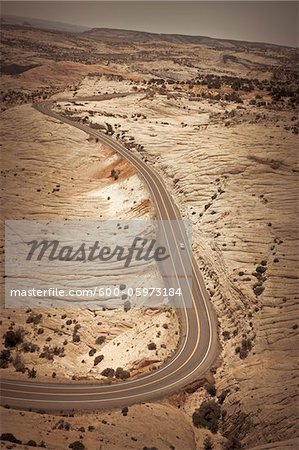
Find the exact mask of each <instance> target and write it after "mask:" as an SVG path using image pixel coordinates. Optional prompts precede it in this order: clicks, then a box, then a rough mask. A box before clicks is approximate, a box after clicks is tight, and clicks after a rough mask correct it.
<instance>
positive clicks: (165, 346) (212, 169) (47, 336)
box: [1, 25, 299, 450]
mask: <svg viewBox="0 0 299 450" xmlns="http://www.w3.org/2000/svg"><path fill="white" fill-rule="evenodd" d="M2 47H3V68H4V70H3V72H2V84H1V90H2V93H1V94H2V96H1V97H2V99H1V110H2V113H1V120H2V134H3V137H2V150H3V152H2V161H3V168H2V173H1V175H2V196H3V204H4V208H3V210H4V214H3V217H4V219H5V220H6V219H29V220H30V219H57V220H70V219H78V218H79V219H82V220H83V219H86V218H88V219H93V218H94V219H98V218H99V217H101V218H103V219H116V220H117V219H123V218H151V217H154V216H155V210H154V207H153V204H152V202H151V199H150V194H149V192H148V191H147V188H146V186H145V184H144V182H143V180H142V178H141V177H140V176H139V175H138V174H137V173H136V171H135V169H133V168H132V167H131V166H130V164H129V163H128V162H126V161H125V160H124V159H122V158H121V157H120V156H118V155H117V154H116V153H115V152H113V151H112V150H110V149H109V148H108V147H105V146H103V145H102V144H101V143H99V142H96V140H95V139H94V138H91V137H88V135H86V133H83V132H82V131H80V130H77V129H75V128H73V127H71V126H68V125H66V124H64V123H59V122H58V121H57V120H55V119H52V118H50V117H47V116H45V115H43V114H41V113H40V112H38V111H37V110H36V109H34V107H33V106H32V103H33V105H34V103H35V102H40V101H45V100H49V99H51V100H53V102H54V110H55V111H57V112H58V113H59V114H61V115H62V116H65V117H67V118H68V119H71V120H73V121H74V122H76V123H84V124H87V125H90V126H91V127H98V128H99V129H102V130H103V131H104V132H105V133H107V134H109V135H110V136H112V137H113V138H114V139H116V140H118V141H119V142H122V143H123V144H124V145H125V147H126V148H127V149H128V151H130V152H133V153H136V154H139V155H140V157H141V158H142V159H143V160H144V161H145V162H146V163H147V164H149V165H151V166H152V167H154V168H155V170H156V171H157V173H159V174H160V175H162V176H163V179H164V181H165V183H166V185H167V188H168V191H169V193H170V194H171V196H172V197H173V198H174V199H175V201H176V204H177V206H178V208H179V209H180V211H181V213H182V215H183V217H185V218H188V219H189V220H191V221H192V224H193V242H192V249H193V253H194V255H195V257H196V259H197V262H198V264H199V267H200V269H201V272H202V274H203V275H204V279H205V284H206V286H207V288H208V291H209V294H210V297H211V302H212V304H213V307H214V309H215V312H216V315H217V317H218V324H219V326H218V334H219V342H220V346H221V351H220V354H219V356H218V358H217V360H216V361H215V363H214V365H213V367H211V370H210V371H209V372H208V373H207V374H206V376H205V377H204V379H200V380H197V381H196V382H195V383H194V384H193V385H192V386H186V388H185V389H183V390H181V391H179V392H174V393H173V395H172V396H170V397H168V398H163V399H161V401H160V402H152V403H147V404H137V405H134V406H132V407H131V406H130V407H129V408H128V409H127V408H123V409H122V410H121V411H119V410H113V411H96V412H94V413H85V412H84V411H79V412H78V411H76V412H74V413H73V414H70V415H68V416H67V417H65V416H62V415H58V414H56V415H54V414H52V415H51V414H47V413H46V412H45V411H29V412H28V411H17V410H13V409H10V408H8V407H3V408H1V424H2V430H1V433H2V436H1V439H2V444H1V445H2V447H3V448H30V447H31V446H37V447H40V448H41V447H46V448H49V449H65V448H78V449H84V448H86V449H93V448H99V449H111V450H112V449H114V450H117V449H120V448H127V449H132V450H133V449H158V450H164V449H165V450H166V449H181V450H183V449H184V450H185V449H194V450H199V449H209V448H214V449H219V450H220V449H238V448H244V449H251V450H262V449H265V450H266V449H269V450H270V449H280V450H284V449H295V448H297V445H298V440H297V436H298V430H297V427H296V420H297V417H296V415H297V412H298V408H297V401H298V399H297V391H296V387H297V385H296V378H295V377H296V368H297V367H296V359H295V358H296V348H297V345H298V323H297V320H296V302H297V300H298V294H297V293H296V283H297V277H298V259H297V258H298V235H297V231H296V225H297V207H298V204H297V195H298V188H297V186H298V184H297V183H298V157H297V148H298V130H299V121H298V100H299V92H298V66H297V65H296V50H295V49H292V48H286V47H279V46H274V45H270V44H269V45H267V44H253V43H245V42H234V41H221V40H215V39H209V38H197V39H196V38H194V37H184V36H175V35H165V36H163V35H159V36H156V35H151V34H148V33H147V34H142V33H137V32H125V31H123V32H121V31H118V30H103V29H94V30H90V31H86V32H83V33H63V32H55V31H43V30H38V29H34V28H31V27H30V26H28V25H27V26H12V25H3V26H2ZM111 94H113V95H111ZM114 94H119V95H118V96H117V97H116V96H114ZM104 95H108V97H107V98H106V99H101V101H99V100H97V96H104ZM109 96H110V97H109ZM112 171H114V172H112ZM116 171H117V174H118V177H117V179H115V177H114V176H113V174H115V173H116ZM94 192H96V196H95V195H92V193H94ZM2 239H3V232H2ZM2 250H3V244H2ZM3 259H4V255H2V262H3ZM2 274H3V277H5V274H4V267H3V264H2ZM4 281H5V278H3V280H2V288H3V287H4ZM2 291H3V289H2ZM2 304H3V303H2ZM41 330H42V331H41ZM9 331H12V332H13V335H12V333H10V334H7V333H8V332H9ZM179 334H180V325H179V320H178V317H177V315H176V312H175V311H174V310H171V309H170V310H150V309H147V310H140V309H134V308H132V309H130V310H123V309H119V310H113V311H109V310H106V311H100V310H96V311H90V310H80V314H79V315H78V311H75V310H74V311H73V310H71V309H70V310H66V311H64V310H58V309H57V310H55V311H54V312H53V311H46V310H41V311H39V310H34V311H31V310H26V311H24V310H23V311H22V310H9V309H4V308H2V321H1V335H2V336H3V339H2V342H1V375H2V376H3V377H5V378H14V379H23V380H25V379H28V378H29V377H35V378H36V379H37V380H39V381H40V380H45V379H46V380H47V381H51V380H52V381H59V382H61V383H63V382H66V381H68V380H70V379H71V380H72V381H73V382H76V380H81V381H82V380H83V381H84V380H97V381H98V382H101V383H103V382H106V381H107V378H108V381H109V382H119V383H122V382H124V383H125V379H126V378H127V377H135V376H138V375H139V374H141V373H144V371H149V370H152V369H153V368H155V367H157V366H159V365H161V364H163V362H164V361H166V360H167V359H168V358H169V357H170V356H171V355H172V354H173V353H174V352H175V349H176V346H177V344H178V341H179ZM136 336H138V340H137V339H136ZM9 337H10V338H12V339H9ZM140 337H141V339H140ZM152 341H154V343H155V348H153V347H152V346H149V344H150V343H151V342H152ZM65 342H66V343H65ZM41 355H44V356H41ZM97 357H99V358H98V359H97ZM107 368H110V369H113V372H111V371H110V372H105V371H104V370H105V369H107ZM117 369H121V370H117ZM107 375H108V376H107ZM16 421H17V423H18V427H16V426H15V423H16ZM75 443H77V444H75ZM78 443H80V444H81V446H80V444H78ZM12 446H14V447H12ZM2 447H1V448H2Z"/></svg>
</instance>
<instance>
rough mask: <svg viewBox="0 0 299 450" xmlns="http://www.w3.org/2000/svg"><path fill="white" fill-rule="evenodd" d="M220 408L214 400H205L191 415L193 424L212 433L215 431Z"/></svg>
mask: <svg viewBox="0 0 299 450" xmlns="http://www.w3.org/2000/svg"><path fill="white" fill-rule="evenodd" d="M220 416H221V408H220V406H219V405H218V403H216V402H215V401H214V400H211V401H207V402H204V403H202V405H200V408H198V409H196V410H195V411H194V413H193V415H192V420H193V424H194V426H195V427H197V428H207V429H208V430H210V431H212V433H217V431H218V425H219V419H220Z"/></svg>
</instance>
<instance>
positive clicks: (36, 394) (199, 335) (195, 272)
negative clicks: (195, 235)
mask: <svg viewBox="0 0 299 450" xmlns="http://www.w3.org/2000/svg"><path fill="white" fill-rule="evenodd" d="M75 100H76V101H84V100H87V99H86V98H83V99H81V98H78V99H75ZM52 105H53V103H52V102H43V103H40V104H37V105H35V107H36V109H38V111H40V112H41V113H43V114H46V115H48V116H51V117H53V118H55V119H57V120H59V121H60V122H63V123H66V124H68V125H70V126H72V127H76V128H79V129H80V130H82V131H84V132H86V133H87V134H89V135H90V136H93V137H95V138H98V139H99V141H100V142H102V143H103V144H105V145H107V146H109V147H110V148H111V149H113V150H115V151H116V152H118V153H119V154H120V155H122V156H123V157H124V158H125V159H126V160H127V161H129V162H130V163H131V164H132V165H133V166H134V167H135V169H136V171H137V172H138V173H139V174H140V175H141V176H142V177H143V179H144V180H145V182H146V184H147V186H148V189H149V191H150V194H151V197H152V200H153V202H154V205H155V208H156V214H157V218H158V219H162V220H163V221H168V222H169V224H170V228H169V229H168V230H167V236H166V238H167V239H168V240H169V244H170V246H171V247H172V248H174V247H175V248H176V249H179V243H180V242H186V234H185V230H184V229H183V227H181V226H173V225H172V224H173V223H175V221H178V220H181V219H182V218H181V215H180V212H179V210H178V208H177V207H176V205H175V203H174V201H173V199H172V198H171V196H170V195H169V193H168V191H167V189H166V187H165V185H164V183H163V180H162V179H161V176H160V175H158V174H157V173H156V172H155V171H154V169H153V168H152V167H150V166H149V165H147V164H146V163H145V162H144V161H143V160H142V159H141V158H140V157H139V155H136V154H134V153H133V152H131V151H130V150H127V149H126V148H125V147H124V146H123V145H122V144H120V143H119V142H118V141H116V140H114V139H112V138H111V137H109V136H107V135H105V134H103V133H101V132H100V131H98V130H95V129H93V128H90V127H89V126H87V125H84V124H81V123H78V122H74V121H71V120H69V119H67V118H65V117H63V116H61V115H60V114H58V113H56V112H54V111H53V110H52ZM176 223H177V222H176ZM188 252H189V250H188V248H187V246H186V250H184V251H181V252H179V253H178V259H179V264H180V267H181V270H183V271H184V268H185V267H186V265H187V263H188V261H187V260H188V257H189V258H191V261H192V283H190V277H188V276H187V275H186V279H185V283H186V286H187V289H190V298H191V299H192V306H184V305H182V308H180V309H179V315H180V320H181V330H182V335H181V340H180V343H179V346H178V348H177V350H176V352H175V354H174V355H173V356H172V357H171V358H170V359H168V360H167V361H166V363H165V364H163V365H162V366H161V367H160V368H159V369H157V370H155V371H152V372H150V373H148V374H145V375H142V376H140V377H138V378H136V379H132V380H127V381H124V382H121V383H116V384H86V383H84V384H83V383H80V384H79V383H78V382H76V383H75V382H74V383H68V384H67V383H63V384H58V383H45V382H44V383H42V382H36V381H29V380H28V381H17V380H4V379H3V380H2V382H1V391H0V393H1V403H2V404H4V405H9V406H11V407H15V408H22V409H26V408H32V409H43V410H45V411H69V410H86V409H99V408H105V409H108V408H114V407H122V406H128V405H130V404H133V403H141V402H149V401H152V400H157V399H159V398H162V397H164V396H167V395H169V394H172V393H174V392H176V391H179V390H180V389H181V388H183V387H184V386H186V385H188V384H190V383H192V382H194V381H195V380H197V379H199V378H201V377H203V376H204V374H205V373H206V372H207V370H208V369H209V368H210V367H211V365H212V364H213V362H214V361H215V358H216V356H217V354H218V351H219V346H218V338H217V319H216V317H215V314H214V312H213V309H212V306H211V303H210V299H209V296H208V293H207V291H206V288H205V285H204V281H203V278H202V275H201V273H200V271H199V269H198V266H197V263H196V261H195V258H194V257H193V256H192V255H190V254H189V255H188ZM189 261H190V259H189ZM186 272H187V270H185V273H186Z"/></svg>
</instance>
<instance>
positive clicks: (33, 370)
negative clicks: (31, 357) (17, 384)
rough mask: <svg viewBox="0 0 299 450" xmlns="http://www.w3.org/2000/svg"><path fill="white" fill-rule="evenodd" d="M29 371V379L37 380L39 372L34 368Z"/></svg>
mask: <svg viewBox="0 0 299 450" xmlns="http://www.w3.org/2000/svg"><path fill="white" fill-rule="evenodd" d="M27 370H28V378H36V374H37V371H36V370H35V368H34V367H32V369H27Z"/></svg>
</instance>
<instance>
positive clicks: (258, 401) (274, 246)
mask: <svg viewBox="0 0 299 450" xmlns="http://www.w3.org/2000/svg"><path fill="white" fill-rule="evenodd" d="M187 105H188V106H187ZM88 107H89V108H90V109H92V110H93V116H92V119H91V120H93V121H95V122H97V123H101V122H103V121H104V120H109V118H107V116H109V114H113V115H114V114H115V117H116V119H115V120H117V123H118V127H117V131H118V132H120V138H121V139H123V140H124V141H125V142H126V136H127V135H128V136H133V137H134V140H135V142H136V147H135V151H139V152H140V153H141V154H142V155H143V157H144V158H146V159H147V160H148V162H149V164H153V165H154V166H155V168H156V169H157V171H158V172H159V173H160V174H162V175H163V177H164V179H165V180H166V183H167V186H168V188H169V190H170V192H171V193H172V195H173V196H174V197H175V198H176V200H177V203H178V205H179V206H180V208H181V210H182V213H183V215H184V216H185V217H188V218H189V219H190V220H191V221H192V223H193V248H194V252H195V254H196V255H197V259H198V262H199V264H200V266H201V269H202V271H203V273H204V275H205V278H206V282H207V285H208V288H209V291H210V294H211V296H212V302H213V304H214V306H215V309H216V311H217V314H218V317H219V323H220V339H221V343H222V347H223V350H222V354H221V357H222V364H221V366H220V367H219V368H218V370H217V372H216V375H215V380H216V386H217V392H218V393H221V392H224V391H225V392H226V391H228V393H227V395H226V397H225V400H224V402H223V405H222V409H223V410H225V411H226V416H225V419H223V420H222V426H221V432H222V433H223V434H224V435H225V436H231V435H236V436H238V438H239V439H240V440H242V442H243V443H244V444H246V445H247V446H252V445H255V444H256V443H257V442H267V441H273V442H275V441H276V440H279V439H280V436H281V435H284V436H285V437H286V438H291V437H292V436H293V434H294V433H295V421H294V417H293V414H292V413H290V411H293V412H294V411H295V397H294V392H295V377H294V374H295V372H294V370H295V365H294V361H295V351H296V350H295V349H296V345H295V341H296V335H297V323H296V320H295V316H294V311H295V301H296V297H295V295H296V290H295V279H296V267H295V264H294V261H295V259H296V248H295V246H294V240H295V239H296V214H295V209H296V206H295V199H296V192H297V188H296V183H297V173H298V172H297V168H296V166H297V158H296V145H297V144H296V143H297V138H296V135H294V134H291V133H290V132H289V131H288V130H285V129H283V127H284V125H285V124H286V123H288V121H289V120H291V114H292V113H291V112H290V113H287V112H286V113H283V114H282V113H275V111H267V112H266V113H265V116H264V118H263V120H262V121H259V120H256V119H255V115H256V113H255V110H254V108H253V107H249V108H248V109H247V110H246V112H244V111H243V110H242V109H241V110H240V109H236V108H231V112H230V113H229V116H230V117H232V119H231V123H230V125H229V126H226V125H225V123H224V122H223V120H222V119H223V117H224V116H226V115H227V111H225V107H224V106H223V107H221V106H219V105H214V104H213V105H212V104H210V103H209V102H201V108H200V111H198V106H194V104H190V103H188V101H187V99H185V98H184V96H181V97H180V98H179V99H177V100H175V99H171V100H167V99H166V98H165V97H164V96H159V95H157V96H156V97H154V98H153V99H151V100H147V99H145V98H144V97H143V96H142V95H140V94H136V96H135V98H134V97H131V98H127V99H126V100H124V99H118V100H110V101H109V102H103V103H102V104H101V109H100V110H98V109H97V106H96V104H95V103H90V104H89V106H88ZM187 107H188V112H186V109H185V108H187ZM232 111H233V113H232ZM77 112H79V113H80V114H81V115H83V114H84V108H81V111H80V108H77ZM133 113H134V114H133ZM125 114H126V117H125V118H124V115H125ZM136 116H137V117H139V119H138V120H137V121H136V120H135V117H136ZM144 117H147V119H144ZM166 117H167V124H166V123H165V121H166ZM182 123H183V124H184V126H183V127H182V125H181V124H182ZM277 125H279V127H278V126H277ZM123 128H125V129H126V133H125V135H124V136H123V135H122V134H121V130H122V129H123ZM133 151H134V150H133ZM190 413H191V410H190ZM275 423H276V424H277V425H276V426H274V425H273V424H275ZM286 430H287V431H286ZM284 433H285V434H284Z"/></svg>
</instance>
